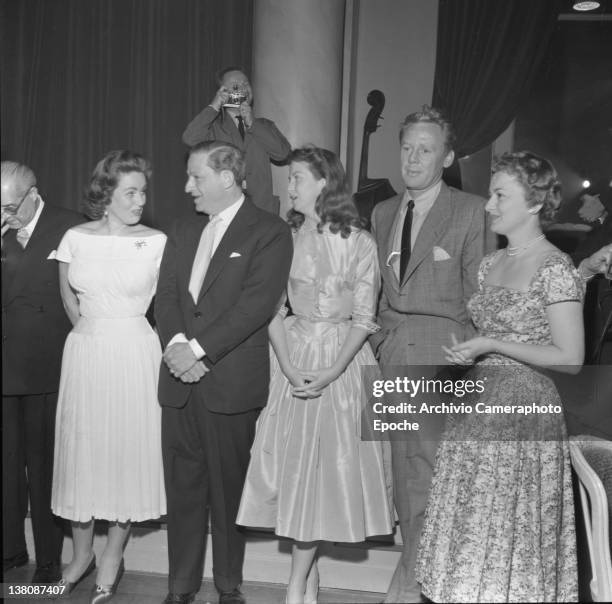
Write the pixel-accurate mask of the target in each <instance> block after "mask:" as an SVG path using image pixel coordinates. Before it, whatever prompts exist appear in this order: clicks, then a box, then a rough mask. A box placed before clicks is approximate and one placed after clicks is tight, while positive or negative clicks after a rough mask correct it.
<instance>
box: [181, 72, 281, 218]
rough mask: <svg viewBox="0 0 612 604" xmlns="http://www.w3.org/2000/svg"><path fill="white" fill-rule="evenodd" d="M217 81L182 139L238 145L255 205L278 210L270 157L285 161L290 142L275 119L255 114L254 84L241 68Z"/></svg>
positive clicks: (249, 190)
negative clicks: (206, 101)
mask: <svg viewBox="0 0 612 604" xmlns="http://www.w3.org/2000/svg"><path fill="white" fill-rule="evenodd" d="M217 84H218V85H219V89H218V90H217V92H216V94H215V97H214V98H213V100H212V101H211V102H210V104H209V105H207V106H206V107H204V109H203V110H202V111H201V112H200V113H198V115H196V116H195V117H194V118H193V120H192V121H191V122H190V124H189V125H188V126H187V128H186V129H185V132H184V133H183V142H184V143H186V144H187V145H196V144H197V143H201V142H203V141H211V140H217V141H223V142H226V143H232V144H233V145H235V146H236V147H238V148H239V149H240V150H241V151H242V152H243V153H244V157H245V161H246V173H245V180H246V189H247V192H248V194H249V196H250V198H251V199H252V201H253V203H254V204H255V205H256V206H258V207H260V208H263V209H264V210H268V212H273V213H274V214H278V210H279V201H278V198H276V197H274V196H273V195H272V170H271V167H270V160H274V161H279V162H282V161H283V160H284V159H285V158H286V157H287V155H289V152H290V151H291V145H290V144H289V142H288V141H287V139H286V138H285V137H284V136H283V134H282V132H281V131H280V130H279V129H278V128H277V127H276V125H275V124H274V122H273V121H271V120H268V119H265V118H262V117H255V116H254V115H253V107H252V105H253V92H252V90H251V84H250V82H249V79H248V78H247V76H246V75H245V74H244V72H243V71H242V70H241V69H240V68H238V67H227V68H225V69H223V70H222V71H221V72H219V74H218V76H217ZM233 93H237V94H236V96H232V94H233Z"/></svg>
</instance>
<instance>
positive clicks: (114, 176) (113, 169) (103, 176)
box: [83, 149, 151, 220]
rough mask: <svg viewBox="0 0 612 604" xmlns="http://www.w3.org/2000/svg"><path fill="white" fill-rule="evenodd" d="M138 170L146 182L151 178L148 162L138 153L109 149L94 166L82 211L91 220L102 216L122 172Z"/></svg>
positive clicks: (127, 172)
mask: <svg viewBox="0 0 612 604" xmlns="http://www.w3.org/2000/svg"><path fill="white" fill-rule="evenodd" d="M131 172H139V173H141V174H144V176H145V178H146V180H147V182H148V181H149V178H151V166H150V164H149V162H148V161H147V160H146V159H145V158H144V157H143V156H142V155H139V154H138V153H133V152H132V151H126V150H122V149H119V150H116V151H109V152H108V153H107V154H106V155H105V156H104V157H103V158H102V159H101V160H100V161H99V162H98V163H97V164H96V167H95V168H94V171H93V172H92V174H91V178H90V180H89V184H88V185H87V187H86V189H85V194H84V199H83V212H84V213H85V215H86V216H87V217H88V218H90V219H91V220H99V219H100V218H102V216H104V212H105V211H106V206H107V205H108V204H109V203H110V201H111V197H112V196H113V192H114V191H115V189H116V188H117V185H118V184H119V179H120V177H121V175H122V174H129V173H131Z"/></svg>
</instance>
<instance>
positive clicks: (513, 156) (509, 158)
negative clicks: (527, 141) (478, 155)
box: [491, 151, 561, 227]
mask: <svg viewBox="0 0 612 604" xmlns="http://www.w3.org/2000/svg"><path fill="white" fill-rule="evenodd" d="M498 172H503V173H504V174H509V175H510V176H513V177H514V178H515V179H516V180H517V182H519V183H520V185H521V186H522V187H523V190H524V191H525V200H526V202H527V205H528V206H529V207H534V206H537V205H541V206H542V208H541V209H540V211H539V213H538V216H539V218H540V225H541V226H542V227H545V226H548V225H549V224H551V223H552V222H554V219H555V214H556V212H557V210H558V209H559V206H560V205H561V182H560V181H559V177H558V176H557V171H556V170H555V168H554V166H553V165H552V164H551V163H550V162H549V161H548V160H547V159H545V158H543V157H540V156H539V155H536V154H535V153H532V152H531V151H515V152H514V153H504V154H503V155H501V156H500V157H496V158H495V159H494V160H493V165H492V167H491V174H496V173H498Z"/></svg>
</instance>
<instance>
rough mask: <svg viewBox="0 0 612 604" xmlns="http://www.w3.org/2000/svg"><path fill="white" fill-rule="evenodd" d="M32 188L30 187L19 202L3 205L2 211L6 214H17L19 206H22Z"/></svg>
mask: <svg viewBox="0 0 612 604" xmlns="http://www.w3.org/2000/svg"><path fill="white" fill-rule="evenodd" d="M31 190H32V187H30V188H29V189H28V190H27V191H26V192H25V194H24V195H23V197H22V198H21V199H20V200H19V201H18V202H17V203H9V204H7V205H5V206H2V211H3V212H4V213H5V214H12V215H13V216H14V215H15V214H17V212H18V211H19V208H20V207H21V204H22V203H23V202H24V201H25V199H26V197H27V196H28V195H29V194H30V191H31Z"/></svg>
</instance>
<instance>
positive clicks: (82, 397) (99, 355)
mask: <svg viewBox="0 0 612 604" xmlns="http://www.w3.org/2000/svg"><path fill="white" fill-rule="evenodd" d="M160 362H161V347H160V343H159V339H158V337H157V335H156V334H155V333H154V332H153V330H152V329H151V327H150V325H149V324H148V322H147V321H146V319H145V318H144V317H142V316H141V317H131V318H125V319H100V318H84V317H83V318H81V319H80V320H79V322H78V323H77V325H76V326H75V327H74V329H73V330H72V332H70V334H69V335H68V338H67V340H66V344H65V346H64V355H63V360H62V375H61V381H60V390H59V398H58V407H57V416H56V427H55V458H54V468H53V492H52V501H51V505H52V508H53V512H54V513H55V514H57V515H58V516H61V517H63V518H67V519H70V520H73V521H81V522H85V521H88V520H90V519H91V518H92V517H93V518H102V519H107V520H113V521H120V522H125V521H127V520H132V521H142V520H147V519H151V518H158V517H159V516H161V515H163V514H165V513H166V495H165V490H164V477H163V469H162V456H161V409H160V407H159V404H158V402H157V380H158V375H159V366H160Z"/></svg>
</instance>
